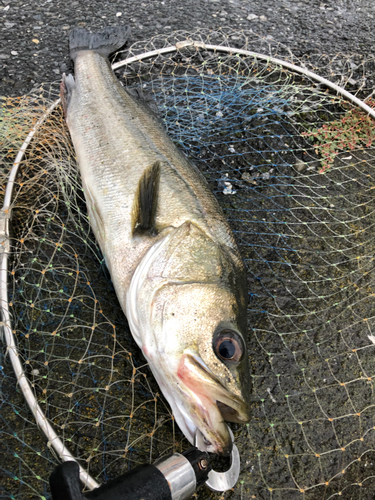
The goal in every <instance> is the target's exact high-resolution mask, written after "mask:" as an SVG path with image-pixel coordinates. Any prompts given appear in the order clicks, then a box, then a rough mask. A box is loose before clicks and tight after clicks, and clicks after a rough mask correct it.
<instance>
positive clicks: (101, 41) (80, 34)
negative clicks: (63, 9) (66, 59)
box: [69, 26, 130, 61]
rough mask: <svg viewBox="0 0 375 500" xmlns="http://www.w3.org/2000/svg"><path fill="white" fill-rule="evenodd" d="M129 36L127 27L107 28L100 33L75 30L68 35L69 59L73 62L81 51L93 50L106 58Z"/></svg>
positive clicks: (80, 29)
mask: <svg viewBox="0 0 375 500" xmlns="http://www.w3.org/2000/svg"><path fill="white" fill-rule="evenodd" d="M129 35H130V28H129V26H117V27H108V28H106V29H105V30H104V31H102V32H101V33H90V32H89V31H87V30H85V29H82V28H75V29H73V30H72V31H71V32H70V35H69V48H70V57H71V58H72V59H73V61H74V59H75V57H76V55H77V53H78V52H80V51H82V50H93V51H95V52H98V53H99V54H101V55H102V56H104V57H108V56H109V55H110V54H112V53H113V52H116V50H119V49H120V48H121V47H122V46H123V45H125V43H126V42H127V40H128V38H129Z"/></svg>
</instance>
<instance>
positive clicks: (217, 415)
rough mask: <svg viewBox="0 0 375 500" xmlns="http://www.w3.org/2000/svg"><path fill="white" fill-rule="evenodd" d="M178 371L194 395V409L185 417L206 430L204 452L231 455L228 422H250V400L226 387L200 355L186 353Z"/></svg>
mask: <svg viewBox="0 0 375 500" xmlns="http://www.w3.org/2000/svg"><path fill="white" fill-rule="evenodd" d="M177 374H178V377H179V378H180V380H182V381H183V382H184V384H185V385H186V386H187V387H188V388H189V390H190V391H191V394H192V397H191V401H190V405H191V411H190V412H189V415H188V416H187V414H186V411H185V412H183V413H184V419H185V421H186V419H187V417H188V419H189V420H190V422H189V427H190V430H191V431H192V430H193V429H194V431H193V432H195V433H196V432H197V430H199V431H200V432H201V433H202V435H203V443H204V445H205V446H204V448H205V449H204V450H202V451H208V452H211V453H218V454H220V455H223V456H227V455H229V454H230V453H231V451H232V444H233V443H232V439H231V436H230V434H229V431H228V426H227V424H226V423H225V422H226V421H227V422H238V423H244V422H248V421H249V408H248V405H247V403H246V402H245V401H244V400H243V399H242V398H241V397H239V396H238V395H235V394H232V393H231V392H230V391H229V390H228V389H226V388H225V387H224V386H223V385H222V383H221V382H220V380H219V379H218V378H217V377H216V376H215V375H214V374H213V373H212V372H211V371H210V370H209V368H208V367H207V366H206V365H205V364H204V363H203V361H202V360H201V359H200V358H198V357H197V356H193V355H191V354H184V355H183V356H182V359H181V361H180V364H179V369H178V373H177ZM192 438H193V439H194V436H192Z"/></svg>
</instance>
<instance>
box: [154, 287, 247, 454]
mask: <svg viewBox="0 0 375 500" xmlns="http://www.w3.org/2000/svg"><path fill="white" fill-rule="evenodd" d="M162 296H163V297H162ZM166 296H168V297H166ZM160 299H161V302H162V303H163V318H162V323H163V327H162V335H161V337H162V338H164V339H171V338H173V339H174V341H170V340H169V341H165V343H164V342H163V341H161V342H160V346H161V344H164V345H163V349H162V351H163V357H164V359H165V360H167V362H168V364H169V367H170V370H164V377H165V381H166V380H168V389H167V392H169V393H170V395H171V397H170V399H171V400H172V401H173V403H172V408H173V413H174V416H175V419H176V421H177V423H178V425H179V427H180V428H181V429H182V430H183V432H184V433H185V435H186V436H187V437H188V439H189V441H190V442H192V443H193V442H194V437H195V435H196V433H197V431H199V432H200V433H201V434H202V435H203V438H204V442H205V443H206V448H205V451H209V452H213V453H219V454H222V455H228V454H229V453H230V452H231V448H232V441H231V438H230V435H229V431H228V427H227V425H226V423H225V422H226V421H229V422H239V423H245V422H248V421H249V417H250V412H249V400H250V397H249V396H250V395H249V392H250V380H249V365H248V355H247V348H246V340H245V336H244V330H243V329H242V328H241V326H240V324H239V321H237V318H236V312H237V310H238V307H237V303H236V301H235V296H234V294H232V293H230V291H228V290H226V289H224V288H222V287H220V286H218V285H216V284H185V285H174V286H166V287H164V289H163V290H162V291H160V294H158V297H156V301H158V300H160ZM167 399H169V398H167Z"/></svg>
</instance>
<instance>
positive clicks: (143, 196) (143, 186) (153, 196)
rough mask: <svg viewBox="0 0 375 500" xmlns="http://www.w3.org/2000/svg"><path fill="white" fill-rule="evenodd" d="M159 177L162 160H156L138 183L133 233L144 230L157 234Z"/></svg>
mask: <svg viewBox="0 0 375 500" xmlns="http://www.w3.org/2000/svg"><path fill="white" fill-rule="evenodd" d="M159 179H160V161H156V162H155V163H154V164H153V165H151V166H150V167H148V168H147V169H146V170H145V171H144V173H143V175H142V177H141V178H140V181H139V184H138V191H137V193H136V196H135V199H134V206H133V217H132V219H133V220H132V222H133V224H132V227H133V235H135V234H139V233H143V232H149V233H150V234H152V235H155V234H156V227H155V218H156V209H157V206H158V194H159Z"/></svg>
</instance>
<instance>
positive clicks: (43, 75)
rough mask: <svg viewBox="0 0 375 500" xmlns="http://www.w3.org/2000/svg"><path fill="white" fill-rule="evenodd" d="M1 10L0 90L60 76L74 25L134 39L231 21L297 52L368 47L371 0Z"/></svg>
mask: <svg viewBox="0 0 375 500" xmlns="http://www.w3.org/2000/svg"><path fill="white" fill-rule="evenodd" d="M358 5H360V7H359V6H358ZM0 16H1V31H0V68H1V71H0V87H1V88H0V95H21V94H25V93H27V92H29V91H30V90H31V89H32V88H33V87H34V86H35V85H36V84H39V83H41V82H44V83H45V82H52V81H55V80H58V79H60V76H61V73H62V72H63V71H65V70H66V69H67V68H68V67H69V65H70V61H69V57H68V43H67V40H68V33H69V31H70V29H71V28H73V27H75V26H81V27H83V26H86V27H89V28H90V29H92V30H96V29H100V28H103V27H104V26H107V25H117V24H119V23H121V24H129V25H130V26H131V28H132V41H133V42H134V41H137V40H146V39H148V38H149V37H151V36H153V35H156V34H162V33H166V34H167V33H169V32H171V31H174V30H180V29H184V30H194V29H196V28H203V27H207V28H209V29H217V28H219V27H230V28H235V29H239V30H242V29H252V30H253V32H254V33H257V34H259V35H262V36H264V37H265V38H266V39H269V40H275V41H277V42H282V43H284V44H285V45H286V46H288V47H289V48H290V49H291V51H292V52H293V53H294V54H295V55H296V56H302V55H304V54H308V53H310V52H312V51H319V52H321V53H322V54H323V53H324V54H330V55H335V54H337V53H339V52H342V53H345V54H348V53H352V52H356V53H360V54H362V55H363V56H365V57H367V56H369V55H371V54H372V53H375V41H374V37H373V36H372V31H373V29H372V28H373V24H374V19H375V4H374V2H373V1H372V0H362V1H361V2H360V3H359V2H356V1H355V0H335V1H332V0H329V1H327V2H324V3H323V2H321V1H317V0H303V1H295V0H294V1H293V0H255V1H251V2H250V1H248V0H246V1H243V0H184V1H183V2H180V1H178V2H177V1H173V0H164V1H158V0H152V1H146V0H145V1H144V2H135V1H129V0H114V1H112V2H101V1H99V0H92V1H90V2H86V1H85V0H73V1H71V2H61V1H60V2H57V1H56V0H39V1H37V0H28V1H22V0H0Z"/></svg>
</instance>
